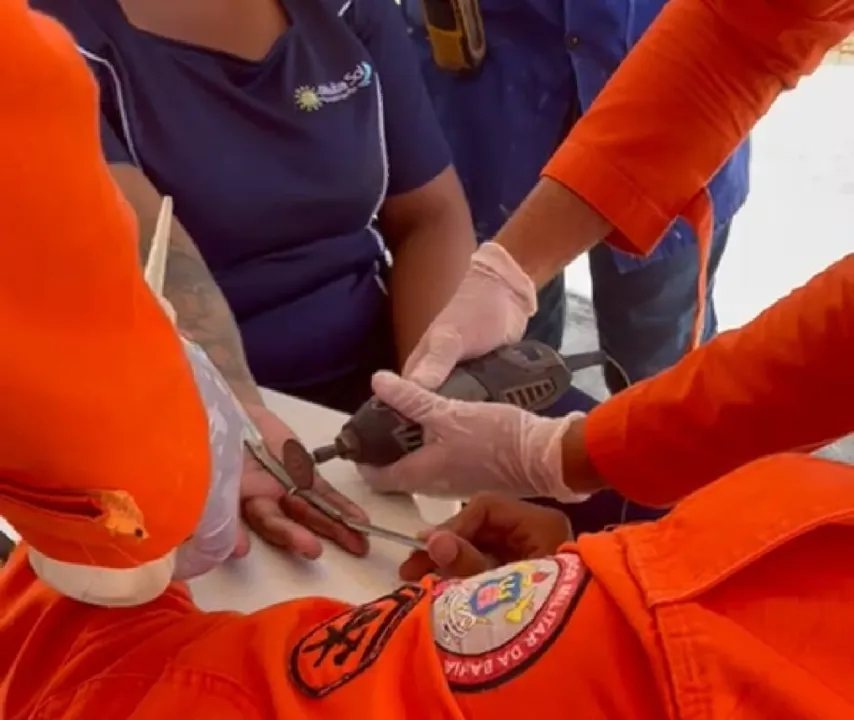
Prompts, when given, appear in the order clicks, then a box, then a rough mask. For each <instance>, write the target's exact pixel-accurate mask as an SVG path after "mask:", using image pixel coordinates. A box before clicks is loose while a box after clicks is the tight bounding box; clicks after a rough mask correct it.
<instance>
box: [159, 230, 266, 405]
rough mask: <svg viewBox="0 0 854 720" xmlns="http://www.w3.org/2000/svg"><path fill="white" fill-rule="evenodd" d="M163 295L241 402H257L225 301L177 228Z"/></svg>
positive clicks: (179, 324)
mask: <svg viewBox="0 0 854 720" xmlns="http://www.w3.org/2000/svg"><path fill="white" fill-rule="evenodd" d="M147 256H148V253H147V250H146V251H145V253H144V257H147ZM164 295H165V296H166V298H167V299H168V300H169V302H170V303H172V307H174V308H175V312H176V313H177V315H178V327H180V328H181V330H182V331H184V333H186V335H187V336H188V337H190V338H192V339H193V340H195V341H196V342H197V343H199V345H201V346H202V347H203V348H204V349H205V351H206V352H207V353H208V356H209V357H210V359H211V361H212V362H213V363H214V365H216V367H217V368H218V369H219V371H220V372H221V373H222V375H223V377H224V378H225V380H226V381H227V382H228V384H229V385H230V386H231V389H232V390H234V392H235V394H236V395H237V397H238V398H239V399H240V401H241V402H242V403H244V404H260V403H261V396H260V394H259V393H258V387H257V386H256V384H255V380H254V379H253V377H252V373H251V372H250V371H249V366H248V364H247V362H246V355H245V353H244V351H243V343H242V341H241V339H240V330H239V329H238V327H237V323H236V322H235V319H234V316H233V315H232V314H231V310H230V309H229V307H228V303H227V301H226V299H225V297H224V296H223V294H222V291H221V290H220V289H219V287H217V284H216V281H215V280H214V279H213V277H212V275H211V272H210V270H208V267H207V265H206V264H205V261H204V260H203V259H202V256H201V254H200V253H199V251H198V249H197V248H196V246H195V245H194V244H193V242H192V240H191V239H190V238H189V237H188V236H187V235H186V234H185V233H184V232H183V230H181V229H180V228H177V227H176V228H174V229H173V233H172V242H171V244H170V247H169V260H168V262H167V265H166V279H165V282H164Z"/></svg>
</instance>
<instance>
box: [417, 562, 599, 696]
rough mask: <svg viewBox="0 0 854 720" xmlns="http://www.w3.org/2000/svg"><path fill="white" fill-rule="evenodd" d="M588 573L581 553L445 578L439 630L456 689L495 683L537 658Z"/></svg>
mask: <svg viewBox="0 0 854 720" xmlns="http://www.w3.org/2000/svg"><path fill="white" fill-rule="evenodd" d="M586 575H587V573H586V569H585V567H584V565H583V564H582V562H581V559H580V558H579V557H578V556H577V555H570V554H564V555H556V556H555V557H550V558H542V559H538V560H531V561H526V562H519V563H514V564H512V565H505V566H504V567H501V568H498V569H496V570H491V571H489V572H487V573H483V574H481V575H476V576H475V577H471V578H467V579H465V580H451V581H447V582H443V583H439V584H438V585H437V586H436V587H435V589H434V601H433V635H434V638H435V642H436V650H437V652H438V654H439V660H440V661H441V663H442V666H443V669H444V671H445V676H446V678H447V680H448V685H449V686H450V688H451V690H453V691H454V692H477V691H479V690H486V689H489V688H494V687H496V686H498V685H500V684H502V683H505V682H507V681H508V680H510V679H512V678H513V677H515V676H516V675H518V674H519V673H521V672H523V671H524V670H525V669H527V668H528V667H530V666H531V665H532V664H533V663H534V662H536V660H537V658H539V657H540V655H542V653H543V652H544V651H545V650H546V649H547V648H548V647H549V645H550V644H551V643H552V642H553V641H554V639H555V637H557V635H558V634H559V633H560V631H561V629H562V628H563V626H564V624H565V623H566V620H567V618H569V616H570V615H571V614H572V610H573V608H574V607H575V603H576V601H577V598H578V597H579V596H580V592H579V589H580V588H581V586H582V584H583V582H584V580H585V578H586Z"/></svg>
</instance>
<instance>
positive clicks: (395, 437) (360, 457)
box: [313, 340, 605, 467]
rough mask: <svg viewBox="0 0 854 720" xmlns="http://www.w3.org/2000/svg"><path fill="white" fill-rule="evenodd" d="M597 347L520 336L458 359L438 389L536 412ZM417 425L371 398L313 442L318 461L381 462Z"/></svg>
mask: <svg viewBox="0 0 854 720" xmlns="http://www.w3.org/2000/svg"><path fill="white" fill-rule="evenodd" d="M604 359H605V356H604V354H603V353H601V352H598V351H597V352H591V353H583V354H580V355H570V356H568V357H562V356H561V355H560V354H559V353H557V352H555V351H554V350H553V349H552V348H550V347H549V346H548V345H545V344H543V343H541V342H537V341H536V340H523V341H522V342H520V343H516V344H515V345H507V346H505V347H502V348H499V349H497V350H494V351H493V352H491V353H489V354H487V355H484V356H483V357H480V358H476V359H474V360H467V361H464V362H462V363H460V364H459V365H458V366H457V367H456V368H455V369H454V371H453V372H452V373H451V374H450V376H448V379H447V380H446V381H445V382H444V383H443V384H442V386H441V387H440V388H439V389H438V390H437V393H438V394H439V395H442V396H444V397H447V398H453V399H456V400H469V401H480V402H501V403H509V404H511V405H516V406H517V407H521V408H524V409H525V410H530V411H532V412H537V411H540V410H544V409H546V408H548V407H549V406H550V405H552V404H553V403H554V402H555V400H557V398H559V397H561V396H562V395H563V394H564V393H565V392H566V391H567V390H569V387H570V384H571V382H572V374H573V373H574V372H576V371H577V370H581V369H583V368H586V367H591V366H593V365H599V364H601V363H602V362H603V361H604ZM423 442H424V439H423V436H422V431H421V426H420V425H418V424H416V423H413V422H412V421H411V420H409V419H407V418H405V417H402V416H401V415H400V414H398V413H397V412H396V411H395V410H393V409H392V408H390V407H389V406H388V405H386V404H385V403H382V402H380V401H379V400H378V399H377V398H375V397H374V398H371V399H370V400H369V401H368V402H367V403H365V404H364V405H362V407H361V408H359V410H358V411H356V414H355V415H353V417H352V418H351V419H350V420H349V421H348V422H346V423H345V424H344V427H343V428H342V429H341V432H340V433H338V436H337V437H336V438H335V440H334V442H333V443H332V444H331V445H324V446H322V447H319V448H317V449H316V450H315V451H314V453H313V456H314V460H315V462H316V463H318V464H320V463H323V462H326V461H328V460H331V459H332V458H335V457H340V458H343V459H345V460H352V461H353V462H357V463H360V464H365V465H373V466H375V467H382V466H385V465H390V464H391V463H393V462H395V461H397V460H399V459H400V458H401V457H403V456H404V455H405V454H407V453H410V452H413V451H414V450H417V449H418V448H420V447H421V445H422V444H423Z"/></svg>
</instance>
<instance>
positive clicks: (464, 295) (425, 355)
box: [403, 242, 537, 389]
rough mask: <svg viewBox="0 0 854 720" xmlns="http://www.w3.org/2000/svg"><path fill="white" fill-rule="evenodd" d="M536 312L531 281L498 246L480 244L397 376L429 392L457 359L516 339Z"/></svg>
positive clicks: (468, 356) (534, 293) (487, 350)
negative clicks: (459, 281) (462, 275)
mask: <svg viewBox="0 0 854 720" xmlns="http://www.w3.org/2000/svg"><path fill="white" fill-rule="evenodd" d="M536 310H537V289H536V287H535V286H534V283H533V282H532V281H531V279H530V278H529V277H528V276H527V275H526V274H525V273H524V272H523V271H522V268H520V267H519V265H518V264H517V263H516V261H515V260H514V259H513V258H512V257H511V256H510V254H509V253H508V252H507V251H506V250H505V249H504V248H503V247H501V246H500V245H496V244H495V243H492V242H488V243H484V244H483V245H481V246H480V247H479V248H478V249H477V251H476V252H475V253H474V254H473V255H472V259H471V265H470V266H469V269H468V271H467V272H466V274H465V277H463V280H462V282H461V283H460V287H459V288H458V290H457V292H456V294H454V296H453V297H452V298H451V299H450V301H448V304H447V305H446V306H445V308H444V309H443V310H442V311H441V312H440V313H439V314H438V315H437V316H436V319H435V320H433V322H432V323H431V324H430V326H429V327H428V328H427V331H426V332H425V333H424V337H422V338H421V340H420V341H419V342H418V344H417V345H416V346H415V349H414V350H413V351H412V353H411V354H410V356H409V358H408V359H407V361H406V364H405V365H404V367H403V376H404V377H405V378H408V379H410V380H413V381H415V382H417V383H419V384H420V385H423V386H424V387H426V388H430V389H435V388H437V387H439V385H441V384H442V382H444V380H445V378H447V377H448V375H449V374H450V372H451V370H453V369H454V367H455V366H456V365H457V363H458V362H459V361H460V360H462V359H466V358H473V357H480V356H481V355H485V354H486V353H488V352H489V351H490V350H494V349H495V348H497V347H500V346H501V345H507V344H508V343H513V342H517V341H519V340H520V339H521V338H522V335H523V334H524V332H525V328H526V327H527V325H528V318H530V317H531V316H532V315H533V314H534V313H535V312H536Z"/></svg>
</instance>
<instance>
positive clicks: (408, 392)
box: [359, 372, 586, 502]
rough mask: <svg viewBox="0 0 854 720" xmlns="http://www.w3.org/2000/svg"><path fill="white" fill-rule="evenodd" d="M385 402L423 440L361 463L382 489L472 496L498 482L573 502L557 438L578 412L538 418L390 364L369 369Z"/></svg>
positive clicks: (500, 486)
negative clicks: (428, 384) (467, 397)
mask: <svg viewBox="0 0 854 720" xmlns="http://www.w3.org/2000/svg"><path fill="white" fill-rule="evenodd" d="M372 386H373V391H374V393H375V394H376V396H377V397H378V398H379V399H380V400H382V401H383V402H385V403H387V404H388V405H390V406H391V407H392V408H394V409H395V410H396V411H397V412H399V413H400V414H401V415H403V416H404V417H407V418H410V419H411V420H413V421H415V422H417V423H419V424H420V425H421V426H422V428H423V430H424V446H423V447H421V448H420V449H418V450H416V451H415V452H413V453H411V454H409V455H406V456H405V457H403V458H401V459H400V460H399V461H397V462H396V463H394V464H393V465H389V466H387V467H384V468H374V467H367V466H360V468H359V469H360V471H361V473H362V476H363V477H364V478H365V480H366V481H367V482H368V483H369V484H370V485H371V487H372V488H373V489H375V490H377V491H379V492H405V493H422V494H425V495H453V496H455V497H470V496H471V495H474V494H475V493H477V492H481V491H485V490H496V491H501V492H505V493H508V494H510V495H515V496H517V497H533V496H540V497H544V496H545V497H553V498H557V499H558V500H562V501H565V502H576V501H579V500H581V499H584V498H585V497H586V496H583V497H582V496H579V495H576V494H575V493H573V492H572V491H571V490H570V489H569V488H568V487H567V486H566V485H565V484H564V482H563V471H562V457H561V441H562V439H563V436H564V434H565V432H566V430H567V428H568V427H569V424H570V423H571V422H573V420H574V419H575V418H577V417H580V416H581V413H573V414H572V415H569V416H568V417H565V418H559V419H552V418H541V417H537V416H536V415H534V414H532V413H529V412H526V411H524V410H520V409H519V408H517V407H515V406H513V405H504V404H500V403H470V402H463V401H460V400H448V399H446V398H443V397H440V396H438V395H436V394H435V393H433V392H430V391H429V390H425V389H424V388H422V387H421V386H419V385H417V384H416V383H414V382H411V381H408V380H404V379H402V378H400V377H398V376H397V375H394V374H393V373H389V372H378V373H377V374H376V375H374V377H373V381H372Z"/></svg>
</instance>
